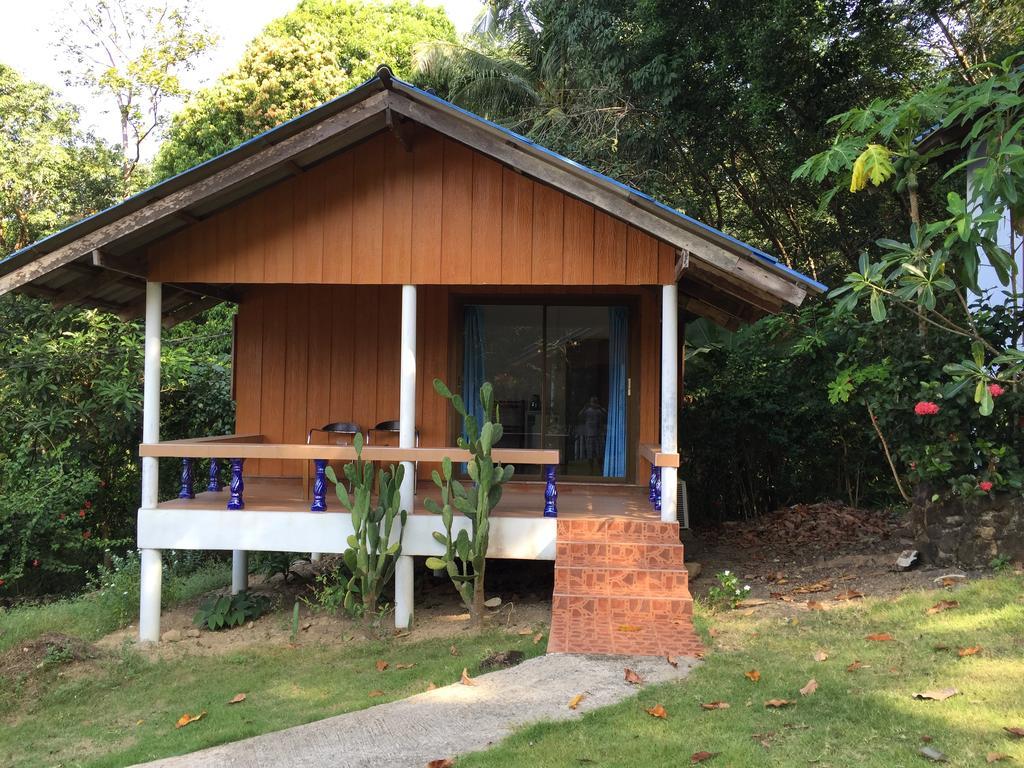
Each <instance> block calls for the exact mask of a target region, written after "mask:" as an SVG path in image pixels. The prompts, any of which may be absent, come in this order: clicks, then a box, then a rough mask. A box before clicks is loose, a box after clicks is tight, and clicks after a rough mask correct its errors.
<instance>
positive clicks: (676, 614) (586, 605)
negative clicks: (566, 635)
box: [551, 592, 693, 626]
mask: <svg viewBox="0 0 1024 768" xmlns="http://www.w3.org/2000/svg"><path fill="white" fill-rule="evenodd" d="M551 600H552V602H551V607H552V610H557V611H559V612H564V614H565V615H566V616H568V618H569V620H570V621H578V620H581V619H587V618H594V617H602V616H603V617H606V618H607V619H608V620H609V621H611V622H612V623H618V624H622V625H626V626H628V625H630V624H632V623H634V622H637V621H645V620H649V619H651V618H659V619H660V618H667V619H669V620H684V619H686V620H688V619H689V617H691V616H693V599H692V598H691V597H690V596H689V595H687V596H686V597H636V596H624V595H605V596H600V595H573V594H559V593H558V592H556V593H555V594H554V595H553V596H552V598H551Z"/></svg>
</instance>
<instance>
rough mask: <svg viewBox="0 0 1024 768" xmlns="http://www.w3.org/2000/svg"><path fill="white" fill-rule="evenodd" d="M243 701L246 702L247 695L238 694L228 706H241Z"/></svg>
mask: <svg viewBox="0 0 1024 768" xmlns="http://www.w3.org/2000/svg"><path fill="white" fill-rule="evenodd" d="M243 701H245V694H244V693H236V694H235V695H234V696H233V697H232V699H231V701H229V702H228V704H239V703H241V702H243Z"/></svg>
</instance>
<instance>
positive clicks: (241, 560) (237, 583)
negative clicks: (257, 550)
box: [231, 549, 249, 595]
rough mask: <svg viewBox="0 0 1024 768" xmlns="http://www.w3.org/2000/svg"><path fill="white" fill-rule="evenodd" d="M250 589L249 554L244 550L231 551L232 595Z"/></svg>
mask: <svg viewBox="0 0 1024 768" xmlns="http://www.w3.org/2000/svg"><path fill="white" fill-rule="evenodd" d="M247 589H249V553H248V552H246V551H245V550H244V549H233V550H231V594H232V595H237V594H238V593H239V592H245V591H246V590H247Z"/></svg>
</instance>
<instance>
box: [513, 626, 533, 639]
mask: <svg viewBox="0 0 1024 768" xmlns="http://www.w3.org/2000/svg"><path fill="white" fill-rule="evenodd" d="M516 634H517V635H520V636H522V637H526V636H527V635H532V634H533V630H532V629H530V628H529V627H524V628H523V629H520V630H519V631H518V632H516Z"/></svg>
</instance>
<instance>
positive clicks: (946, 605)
mask: <svg viewBox="0 0 1024 768" xmlns="http://www.w3.org/2000/svg"><path fill="white" fill-rule="evenodd" d="M959 607H960V601H959V600H939V602H937V603H936V604H935V605H933V606H932V607H931V608H929V609H928V611H927V613H928V615H929V616H934V615H935V614H936V613H942V612H943V611H948V610H949V609H950V608H959Z"/></svg>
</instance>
